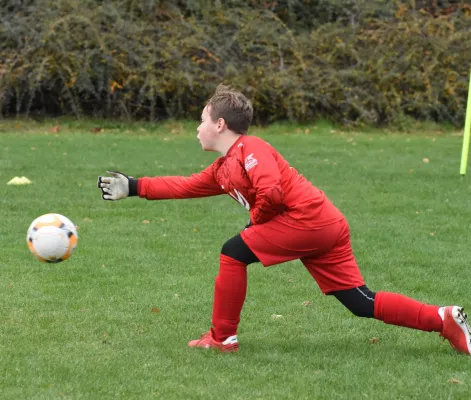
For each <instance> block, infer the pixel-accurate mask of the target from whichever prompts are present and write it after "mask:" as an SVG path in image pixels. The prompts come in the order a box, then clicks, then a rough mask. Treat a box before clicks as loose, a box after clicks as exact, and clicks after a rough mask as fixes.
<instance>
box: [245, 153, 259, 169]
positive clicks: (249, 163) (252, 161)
mask: <svg viewBox="0 0 471 400" xmlns="http://www.w3.org/2000/svg"><path fill="white" fill-rule="evenodd" d="M257 164H258V161H257V159H256V158H253V153H252V154H249V155H248V156H247V157H245V170H246V171H248V170H249V169H251V168H253V167H255V166H256V165H257Z"/></svg>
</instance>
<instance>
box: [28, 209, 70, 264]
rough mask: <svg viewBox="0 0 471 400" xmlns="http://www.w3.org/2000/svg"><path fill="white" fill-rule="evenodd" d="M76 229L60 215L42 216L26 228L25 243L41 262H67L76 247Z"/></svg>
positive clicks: (68, 220)
mask: <svg viewBox="0 0 471 400" xmlns="http://www.w3.org/2000/svg"><path fill="white" fill-rule="evenodd" d="M77 241H78V235H77V229H76V228H75V225H74V224H73V223H72V221H71V220H70V219H68V218H66V217H64V216H63V215H60V214H44V215H41V216H40V217H38V218H36V219H35V220H34V221H33V222H32V223H31V225H30V226H29V228H28V233H27V234H26V242H27V243H28V247H29V249H30V250H31V252H32V253H33V254H34V255H35V256H36V257H37V258H39V259H40V260H41V261H44V262H48V263H58V262H61V261H64V260H67V259H68V258H69V257H70V256H71V255H72V252H73V251H74V249H75V247H76V246H77Z"/></svg>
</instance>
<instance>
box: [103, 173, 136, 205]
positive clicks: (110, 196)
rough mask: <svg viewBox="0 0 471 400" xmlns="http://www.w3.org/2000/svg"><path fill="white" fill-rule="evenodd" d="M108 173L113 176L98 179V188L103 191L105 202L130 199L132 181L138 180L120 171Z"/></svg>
mask: <svg viewBox="0 0 471 400" xmlns="http://www.w3.org/2000/svg"><path fill="white" fill-rule="evenodd" d="M106 172H108V173H109V174H110V175H111V176H99V177H98V187H99V188H100V189H101V197H102V198H103V200H121V199H125V198H126V197H128V196H129V195H130V194H129V188H130V183H131V182H130V181H131V180H133V181H136V180H135V179H133V178H132V177H131V176H127V175H125V174H123V173H121V172H118V171H106ZM136 182H137V181H136ZM136 186H137V185H136Z"/></svg>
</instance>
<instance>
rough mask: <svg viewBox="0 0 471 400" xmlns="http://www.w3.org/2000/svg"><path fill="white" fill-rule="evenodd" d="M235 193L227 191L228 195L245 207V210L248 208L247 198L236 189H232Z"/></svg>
mask: <svg viewBox="0 0 471 400" xmlns="http://www.w3.org/2000/svg"><path fill="white" fill-rule="evenodd" d="M234 192H235V195H233V194H232V193H231V192H229V196H231V197H232V198H233V199H234V200H235V201H237V202H239V203H240V204H242V207H245V208H246V209H247V210H250V204H249V202H248V201H247V199H246V198H245V197H244V196H243V195H242V193H240V192H239V191H238V190H237V189H234ZM236 196H237V197H236Z"/></svg>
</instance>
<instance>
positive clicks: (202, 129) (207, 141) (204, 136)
mask: <svg viewBox="0 0 471 400" xmlns="http://www.w3.org/2000/svg"><path fill="white" fill-rule="evenodd" d="M219 125H220V121H216V122H214V121H213V120H212V119H211V116H210V115H209V109H208V106H206V107H205V108H204V109H203V112H202V113H201V124H200V126H198V129H197V131H198V135H197V136H196V137H197V138H198V140H199V141H200V144H201V147H202V148H203V150H206V151H216V148H215V145H216V142H217V140H218V138H219V129H218V127H219Z"/></svg>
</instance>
